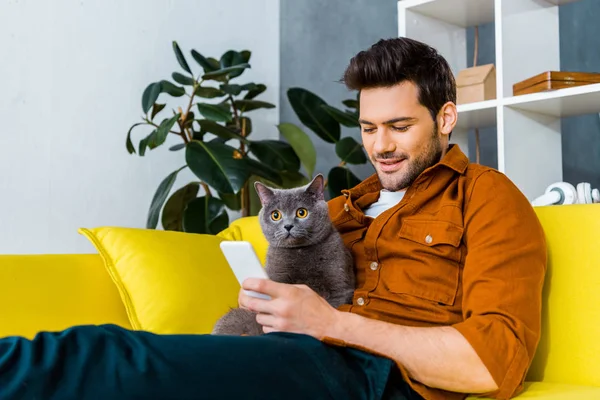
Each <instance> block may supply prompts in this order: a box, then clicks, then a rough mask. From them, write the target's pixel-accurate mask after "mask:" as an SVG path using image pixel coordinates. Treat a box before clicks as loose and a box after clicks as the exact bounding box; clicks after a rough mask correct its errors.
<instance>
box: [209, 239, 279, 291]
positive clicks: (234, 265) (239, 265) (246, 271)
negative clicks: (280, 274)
mask: <svg viewBox="0 0 600 400" xmlns="http://www.w3.org/2000/svg"><path fill="white" fill-rule="evenodd" d="M220 246H221V251H222V252H223V255H225V259H227V262H228V263H229V266H230V267H231V270H232V271H233V274H234V275H235V277H236V278H237V280H238V282H239V283H240V286H241V285H242V282H244V281H245V280H246V279H248V278H263V279H268V276H267V273H266V272H265V269H264V268H263V266H262V264H261V263H260V260H259V259H258V256H257V255H256V252H255V251H254V248H253V247H252V244H250V242H245V241H239V240H231V241H223V242H221V244H220ZM244 292H245V293H246V294H247V295H249V296H253V297H258V298H260V299H266V300H271V297H270V296H268V295H266V294H263V293H257V292H254V291H252V290H245V289H244Z"/></svg>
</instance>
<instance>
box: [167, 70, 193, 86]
mask: <svg viewBox="0 0 600 400" xmlns="http://www.w3.org/2000/svg"><path fill="white" fill-rule="evenodd" d="M171 77H173V80H174V81H175V82H177V83H179V84H182V85H187V86H194V83H195V82H194V79H193V78H190V77H189V76H185V75H183V74H180V73H179V72H173V73H172V74H171Z"/></svg>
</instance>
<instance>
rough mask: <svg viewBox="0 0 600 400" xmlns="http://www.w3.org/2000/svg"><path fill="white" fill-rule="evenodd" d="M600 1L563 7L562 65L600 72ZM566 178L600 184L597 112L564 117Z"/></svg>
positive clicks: (564, 168) (589, 1) (560, 16)
mask: <svg viewBox="0 0 600 400" xmlns="http://www.w3.org/2000/svg"><path fill="white" fill-rule="evenodd" d="M599 18H600V1H598V0H581V1H578V2H575V3H570V4H566V5H564V6H561V7H560V9H559V25H560V68H561V70H563V71H581V72H600V24H598V19H599ZM561 125H562V148H563V179H564V180H565V181H567V182H570V183H572V184H576V183H578V182H582V181H587V182H590V183H591V184H592V186H594V187H600V121H599V116H598V115H597V114H592V115H583V116H580V117H571V118H563V120H562V122H561Z"/></svg>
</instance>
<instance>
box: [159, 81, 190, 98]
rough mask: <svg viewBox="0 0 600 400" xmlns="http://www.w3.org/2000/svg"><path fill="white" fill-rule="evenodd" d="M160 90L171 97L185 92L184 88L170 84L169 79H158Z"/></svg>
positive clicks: (179, 95)
mask: <svg viewBox="0 0 600 400" xmlns="http://www.w3.org/2000/svg"><path fill="white" fill-rule="evenodd" d="M160 91H161V92H163V93H168V94H170V95H171V96H173V97H181V96H183V95H184V94H185V89H184V88H182V87H181V86H177V85H174V84H172V83H171V82H169V81H166V80H164V79H163V80H162V81H160Z"/></svg>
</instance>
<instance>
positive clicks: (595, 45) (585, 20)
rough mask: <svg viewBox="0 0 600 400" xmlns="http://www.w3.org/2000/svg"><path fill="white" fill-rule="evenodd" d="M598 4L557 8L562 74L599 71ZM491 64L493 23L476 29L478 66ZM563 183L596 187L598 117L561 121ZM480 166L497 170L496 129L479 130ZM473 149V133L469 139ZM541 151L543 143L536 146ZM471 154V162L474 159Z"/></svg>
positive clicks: (586, 1) (587, 1)
mask: <svg viewBox="0 0 600 400" xmlns="http://www.w3.org/2000/svg"><path fill="white" fill-rule="evenodd" d="M598 16H600V1H598V0H580V1H578V2H574V3H570V4H566V5H563V6H560V7H559V29H560V64H561V65H560V68H561V70H563V71H581V72H600V27H599V25H598ZM473 42H474V29H473V28H470V29H469V30H468V32H467V46H468V49H469V50H468V54H467V62H468V65H469V66H471V65H472V63H473ZM491 62H495V50H494V24H493V23H491V24H486V25H483V26H480V28H479V55H478V64H486V63H491ZM561 125H562V149H563V180H565V181H567V182H570V183H572V184H577V183H579V182H582V181H586V182H590V183H591V184H592V186H593V187H600V118H599V116H598V114H592V115H583V116H578V117H570V118H563V119H562V121H561ZM480 143H481V163H482V164H485V165H489V166H491V167H494V168H497V166H498V160H497V158H496V129H495V128H489V129H483V130H480ZM469 146H470V148H474V146H475V139H474V133H473V132H471V133H470V136H469ZM540 148H542V149H543V144H542V143H540ZM474 154H475V152H474V151H473V152H472V155H473V156H472V157H471V159H472V160H474V158H475V155H474Z"/></svg>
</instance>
